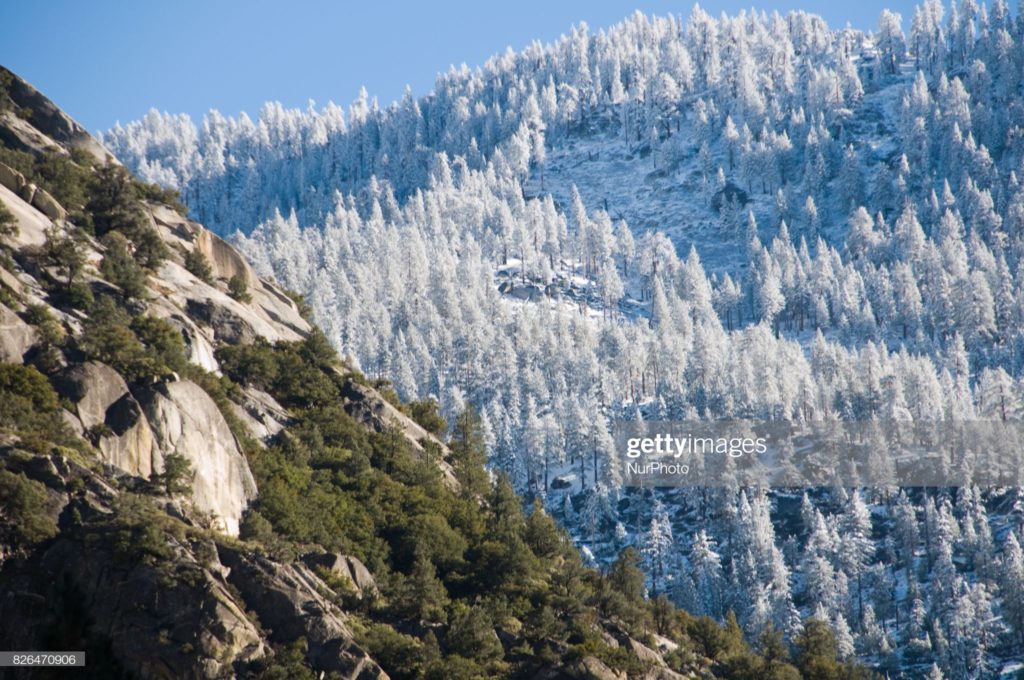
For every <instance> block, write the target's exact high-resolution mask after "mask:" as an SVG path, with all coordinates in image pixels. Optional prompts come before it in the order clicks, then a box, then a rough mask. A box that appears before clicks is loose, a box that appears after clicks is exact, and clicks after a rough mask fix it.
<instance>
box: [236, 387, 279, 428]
mask: <svg viewBox="0 0 1024 680" xmlns="http://www.w3.org/2000/svg"><path fill="white" fill-rule="evenodd" d="M231 408H232V410H233V411H234V413H235V415H236V416H238V419H239V420H241V421H242V423H243V424H244V425H245V427H246V429H248V430H249V432H250V433H251V434H252V436H254V437H256V438H257V439H261V440H266V439H270V438H271V437H273V436H274V435H276V434H277V433H278V432H280V431H281V430H283V429H284V427H285V425H286V424H287V423H288V421H289V420H290V417H289V415H288V412H287V411H285V409H284V407H283V406H281V404H279V403H278V402H277V400H276V399H274V398H273V397H272V396H270V395H269V394H267V393H266V392H264V391H263V390H260V389H256V388H255V387H252V386H249V387H246V388H244V389H243V390H242V395H241V398H240V399H239V401H238V403H235V402H232V403H231Z"/></svg>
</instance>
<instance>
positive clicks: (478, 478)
mask: <svg viewBox="0 0 1024 680" xmlns="http://www.w3.org/2000/svg"><path fill="white" fill-rule="evenodd" d="M449 448H450V449H451V452H452V467H454V468H455V476H456V477H457V478H458V480H459V483H460V484H461V485H462V490H463V491H464V492H465V493H466V494H467V495H469V496H474V497H475V496H482V495H483V494H484V493H486V491H487V489H488V487H489V486H490V477H489V475H488V474H487V469H486V468H485V467H484V466H485V464H486V463H487V446H486V444H485V443H484V434H483V427H482V425H481V422H480V416H479V415H478V414H477V412H476V409H474V408H473V406H472V405H469V406H468V407H467V408H466V410H465V411H463V412H462V413H461V414H459V417H458V418H456V419H455V425H454V428H453V430H452V439H451V442H450V443H449Z"/></svg>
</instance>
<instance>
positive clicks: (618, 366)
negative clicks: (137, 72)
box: [105, 0, 1024, 678]
mask: <svg viewBox="0 0 1024 680" xmlns="http://www.w3.org/2000/svg"><path fill="white" fill-rule="evenodd" d="M910 26H911V30H910V33H909V35H904V34H903V32H902V28H901V18H900V17H899V16H898V15H895V14H893V13H891V12H884V13H883V14H882V16H881V17H880V19H879V23H878V27H877V30H876V31H875V32H873V33H871V34H864V33H861V32H858V31H853V30H850V29H846V30H841V31H831V30H829V29H828V27H827V26H826V25H825V24H824V22H822V21H821V20H820V19H819V18H817V17H814V16H811V15H808V14H805V13H801V12H795V13H791V14H789V15H786V16H785V17H783V16H780V15H777V14H773V15H771V16H768V15H764V14H757V13H742V14H740V15H738V16H735V17H725V16H723V17H721V18H718V19H716V18H713V17H711V16H709V15H708V14H707V13H706V12H704V11H703V10H701V9H700V8H699V7H698V8H695V9H694V10H693V12H692V13H691V15H690V16H689V19H688V20H687V21H685V22H684V21H682V20H680V19H678V18H675V17H671V16H670V17H665V18H658V17H645V16H643V15H641V14H636V15H634V16H632V17H630V18H629V19H627V20H626V21H624V22H623V23H622V24H620V25H618V26H615V27H613V28H611V29H609V30H608V31H599V32H597V33H591V32H590V31H589V30H588V29H587V28H586V27H585V26H580V27H577V28H575V29H573V31H572V32H571V33H570V34H569V35H568V36H565V37H563V38H562V39H561V40H559V41H558V42H556V43H554V44H551V45H546V46H542V45H540V44H534V45H531V46H530V47H528V48H527V49H525V50H523V51H522V52H519V53H513V52H511V51H509V52H507V53H505V54H502V55H499V56H496V57H494V58H493V59H491V60H489V61H488V62H487V63H486V64H485V65H484V66H483V67H481V68H479V69H476V70H469V69H466V68H463V69H461V70H452V71H449V72H448V73H446V74H444V75H442V76H440V77H439V78H438V80H437V85H436V89H435V92H434V93H433V94H431V95H430V96H427V97H425V98H422V99H419V100H416V99H414V98H413V97H412V95H411V94H407V96H406V97H404V98H403V100H402V101H401V102H398V103H395V104H393V105H391V106H389V107H387V108H383V109H382V108H380V107H379V106H378V105H377V104H376V102H373V101H370V100H369V99H368V97H367V96H366V94H365V92H364V93H362V94H361V96H360V98H359V99H358V100H357V101H356V102H355V103H354V104H353V105H352V106H351V107H350V108H349V109H348V111H347V112H345V111H343V110H342V109H341V108H340V107H337V106H334V105H331V104H329V105H327V106H326V107H324V108H323V109H319V110H317V109H315V108H314V107H313V106H312V105H311V106H310V108H309V109H308V110H306V111H297V110H294V111H293V110H286V109H285V108H283V107H282V106H281V105H279V104H268V105H267V106H265V107H264V109H263V110H262V111H261V113H260V115H259V117H258V119H257V120H256V121H253V120H251V119H249V118H248V117H246V116H245V115H244V114H243V115H242V116H240V117H239V118H237V119H231V118H225V117H223V116H221V115H220V114H217V113H215V112H214V113H211V114H210V115H209V116H208V117H207V118H206V119H205V120H204V121H203V123H202V125H201V126H200V127H199V128H197V127H196V126H195V125H194V124H193V123H192V122H191V121H190V120H189V119H188V118H187V117H185V116H173V115H167V114H160V113H157V112H151V113H150V114H149V115H148V116H147V117H146V118H145V119H143V120H142V121H139V122H136V123H131V124H128V125H126V126H124V127H121V126H118V127H117V128H115V129H114V130H111V131H110V132H109V133H108V134H107V135H106V137H105V142H106V143H107V144H108V145H109V146H110V148H111V149H112V150H114V151H115V153H116V154H117V155H118V156H119V158H121V159H122V160H123V161H124V162H125V163H126V164H127V165H129V166H130V167H132V168H133V169H134V170H136V171H137V172H138V173H139V174H140V175H141V176H143V178H145V179H148V180H151V181H157V182H160V183H162V184H165V185H167V186H172V187H176V188H179V189H180V190H181V191H182V194H183V197H184V198H185V200H186V202H187V204H188V205H189V207H190V210H191V211H192V213H193V216H194V217H196V218H197V219H200V220H201V221H204V222H205V223H206V224H207V225H208V226H211V227H212V228H216V229H218V230H220V231H221V232H222V233H227V234H230V233H233V232H236V230H237V231H238V232H240V233H236V234H235V236H234V240H235V242H236V243H237V244H238V245H239V247H240V249H241V250H242V251H243V252H244V253H245V254H246V255H247V256H248V257H249V258H250V259H251V260H252V261H253V262H255V263H256V266H257V267H258V268H259V269H260V270H261V273H264V274H271V275H273V276H275V277H276V278H277V279H278V280H279V281H280V282H281V283H282V284H284V285H286V286H288V287H289V288H293V289H295V290H297V291H299V292H301V293H303V294H304V295H305V296H306V298H307V299H308V301H309V302H310V304H311V306H312V308H313V311H314V314H315V316H316V318H317V321H318V323H319V324H320V325H321V326H322V327H323V328H324V329H325V331H326V332H327V333H328V335H329V336H330V337H331V339H332V340H333V341H334V342H335V343H336V344H337V345H338V347H339V348H340V349H341V351H342V352H343V353H344V354H346V355H347V356H348V357H349V358H350V360H351V361H352V362H353V363H354V364H355V365H357V366H358V367H360V368H361V369H362V370H364V371H366V372H367V373H369V374H372V375H374V376H380V377H386V378H388V379H390V380H392V381H393V383H394V385H395V387H396V389H397V391H398V392H399V393H400V394H401V395H402V396H403V397H407V398H420V397H425V396H434V397H435V398H437V399H438V401H439V402H440V404H441V407H442V412H443V413H444V414H446V415H448V416H452V415H454V414H456V413H458V412H459V411H460V410H461V409H462V408H463V406H464V405H465V404H466V403H471V404H473V405H474V406H476V408H477V409H478V411H479V412H480V413H481V415H482V418H483V423H484V429H485V433H486V437H487V443H488V448H489V451H490V453H491V458H492V461H493V464H494V465H495V466H497V467H499V468H501V469H503V470H506V471H508V472H509V473H510V474H511V475H512V478H513V480H514V481H515V483H516V484H517V486H518V487H519V488H520V489H522V490H526V491H530V492H533V493H535V494H538V495H540V496H542V497H545V498H546V499H548V501H549V504H550V505H553V506H556V507H554V509H555V510H556V512H557V514H558V515H559V517H560V518H561V519H562V520H563V521H564V522H565V523H566V524H567V525H569V526H570V527H572V529H573V533H574V535H575V536H576V537H577V539H578V540H580V541H581V542H582V543H583V544H584V545H587V546H588V547H590V548H591V549H592V550H593V553H594V554H595V556H596V557H597V559H599V560H601V559H605V558H606V557H608V556H609V555H610V554H612V553H611V548H610V547H611V546H614V547H622V546H624V545H626V544H637V545H640V546H641V547H643V548H644V554H645V555H646V556H647V560H648V567H649V577H650V587H651V590H652V592H659V593H660V592H667V593H669V594H670V595H671V596H672V597H674V598H676V599H678V600H679V601H680V602H682V603H685V604H686V606H687V607H689V608H691V609H693V610H695V611H698V612H703V613H707V614H709V615H712V616H716V617H723V616H724V615H725V613H726V612H727V611H729V610H730V609H732V610H735V611H736V612H737V613H738V614H739V616H740V619H741V622H742V624H743V625H744V627H746V628H747V629H748V631H750V632H751V633H755V634H756V633H757V632H759V631H760V630H762V629H763V628H764V627H765V626H767V625H769V624H771V625H772V626H774V627H775V628H777V629H780V630H783V631H785V632H786V633H787V634H789V635H792V634H793V633H794V632H795V631H797V630H798V629H799V627H800V625H801V623H800V621H801V617H802V616H803V617H805V616H808V615H816V616H818V617H820V618H822V619H824V620H827V621H829V622H830V623H831V624H832V626H833V628H834V630H835V632H836V636H837V639H838V640H839V641H840V645H841V648H842V651H843V654H844V655H848V654H851V655H852V654H857V655H860V656H862V657H863V658H866V659H870V660H871V661H872V662H873V663H877V664H879V665H880V666H883V667H886V668H895V667H897V666H899V665H900V664H901V663H902V664H919V666H920V668H928V667H929V666H930V665H931V664H933V663H934V664H936V666H935V667H936V669H939V668H941V669H942V671H943V672H945V673H946V674H947V675H948V676H949V677H955V678H961V677H965V678H966V677H984V676H985V675H986V674H987V673H989V672H991V671H992V670H993V668H994V667H993V664H994V663H995V661H994V659H996V658H998V657H999V655H1004V654H1010V652H1011V651H1012V649H1013V648H1014V645H1017V649H1019V648H1020V645H1022V644H1024V637H1022V636H1024V633H1022V626H1024V557H1022V556H1021V549H1020V545H1019V540H1020V529H1021V527H1020V526H1019V520H1015V521H1017V522H1018V524H1017V525H1013V522H1011V520H1010V518H1009V517H1010V516H1009V514H1008V513H1007V512H1005V508H1006V505H1007V503H1009V505H1010V506H1012V505H1013V503H1012V499H1011V501H1007V500H1006V498H1007V496H1008V494H1006V493H1004V492H1003V491H977V490H974V489H963V490H961V491H960V492H958V493H956V494H954V495H952V496H951V495H950V494H948V493H944V492H932V493H922V492H913V493H904V492H896V491H893V490H869V491H867V492H866V494H867V497H865V496H862V495H861V494H859V493H856V492H854V493H851V494H845V493H844V492H838V493H831V494H815V495H814V498H813V502H812V501H811V500H808V501H807V502H806V503H804V506H803V508H800V509H798V506H799V502H797V503H796V504H794V503H792V502H789V503H787V502H786V496H785V494H784V493H773V494H764V493H760V492H753V493H729V492H725V491H710V490H709V491H706V492H703V493H702V494H700V495H699V497H698V496H694V495H689V494H691V492H680V493H679V494H675V495H671V494H670V495H667V496H666V497H665V498H664V499H663V501H664V502H663V503H661V504H655V505H654V510H653V511H645V512H644V513H643V515H644V516H643V518H642V521H641V518H638V517H635V516H628V517H627V516H620V515H621V513H620V512H619V511H618V509H617V508H618V507H619V503H618V501H619V500H620V498H621V494H623V493H625V492H623V491H621V490H620V489H619V487H620V480H619V479H618V473H617V470H618V467H617V465H615V464H614V461H615V456H616V452H615V451H614V444H613V441H612V437H611V434H610V430H611V427H612V424H613V422H614V421H615V420H621V419H636V418H643V419H666V418H672V419H684V418H755V419H792V420H800V419H807V420H815V419H834V418H836V419H851V420H856V419H871V418H877V419H886V418H893V419H897V420H939V419H956V418H975V417H980V418H997V419H1000V420H1008V419H1016V418H1019V417H1020V416H1021V405H1022V395H1024V383H1022V373H1024V271H1022V259H1024V186H1022V185H1021V182H1022V181H1024V174H1022V173H1024V97H1022V87H1024V77H1022V73H1024V21H1022V19H1021V17H1020V16H1019V15H1018V16H1016V17H1015V16H1012V15H1011V13H1010V12H1009V10H1008V9H1007V7H1006V4H1005V2H1004V1H1003V0H996V1H995V2H993V3H992V5H991V6H990V7H988V8H986V7H985V6H979V5H977V4H976V3H975V2H974V0H961V1H960V2H957V3H954V4H953V5H952V6H951V7H948V8H946V7H944V6H943V5H942V3H941V2H940V1H939V0H926V2H925V3H924V4H923V5H921V6H920V7H918V8H917V9H916V10H915V11H914V14H913V18H912V21H911V22H910ZM582 141H586V143H587V145H588V146H587V148H588V149H589V148H593V147H594V145H595V144H598V145H600V147H601V149H602V153H607V154H609V155H611V156H612V157H615V158H620V159H621V161H622V164H623V167H625V168H626V172H643V173H645V174H646V173H648V172H649V171H650V169H651V168H652V166H653V167H654V168H657V169H660V170H661V171H662V173H664V175H665V176H666V177H668V178H669V179H667V180H664V181H669V182H671V181H674V178H678V179H680V181H682V179H684V178H686V177H688V176H691V175H693V176H696V177H698V178H699V181H698V184H699V186H700V189H699V190H698V191H695V192H692V193H688V194H686V195H685V196H683V197H682V198H681V199H669V198H666V199H665V200H681V201H685V202H687V203H690V204H693V205H694V206H696V208H695V210H698V211H703V215H704V217H705V218H706V219H708V220H710V221H713V222H714V223H715V224H716V225H717V227H718V234H717V236H716V238H720V239H721V241H723V242H726V243H735V244H736V247H735V248H733V249H732V250H733V251H734V252H733V255H732V256H731V257H730V258H728V259H727V260H724V261H715V262H714V263H711V265H712V266H710V267H709V268H710V269H712V270H713V273H712V274H711V275H708V274H707V272H706V271H705V263H702V260H701V257H700V254H699V251H700V250H701V248H702V244H700V243H698V244H697V248H696V249H692V250H684V251H683V252H682V253H680V252H679V251H678V250H677V247H676V244H674V243H673V242H672V240H670V239H669V238H667V237H666V236H665V235H664V234H663V233H660V232H658V231H655V230H650V231H643V232H640V231H636V232H634V231H633V230H631V228H630V226H629V225H628V224H627V223H626V222H625V221H623V220H621V219H619V216H618V215H616V216H615V217H613V215H612V214H610V213H609V211H607V210H606V209H604V204H605V203H604V202H605V201H607V198H608V197H607V196H588V195H581V193H580V192H578V191H576V190H575V187H573V186H572V181H571V178H570V177H569V175H568V174H567V172H566V171H565V169H564V168H563V167H549V163H548V159H549V158H550V157H551V155H552V152H553V151H557V152H558V153H559V154H560V155H561V156H563V157H564V156H565V155H566V154H571V151H572V149H573V148H575V147H574V146H573V145H574V144H577V143H580V142H582ZM640 158H644V159H647V160H645V162H644V163H643V166H642V168H643V169H642V170H641V165H640V162H639V160H638V159H640ZM582 163H583V159H581V163H580V164H581V165H582ZM582 167H585V165H582ZM658 181H662V180H658ZM727 187H742V188H743V189H744V190H745V191H746V194H747V196H746V197H744V198H742V199H741V198H737V196H736V194H735V192H734V193H732V195H731V196H729V197H728V198H727V199H724V197H725V195H726V194H725V191H726V188H727ZM613 198H614V197H613ZM723 199H724V200H723ZM743 200H748V201H749V202H748V203H747V204H746V205H743ZM666 214H671V212H670V211H666ZM665 226H666V227H674V226H676V225H671V224H666V225H665ZM570 472H571V473H572V475H573V480H574V482H573V486H572V489H571V492H570V493H568V494H566V493H561V492H559V493H555V492H552V490H551V481H552V480H553V478H554V477H555V476H557V475H567V474H568V473H570ZM630 493H633V494H635V493H636V492H630ZM1009 495H1012V494H1009ZM643 500H644V499H642V498H640V499H637V498H634V499H633V501H634V502H632V503H630V507H634V508H635V507H637V505H638V501H643ZM639 504H640V505H643V503H642V502H640V503H639ZM784 508H789V510H788V511H787V510H785V509H784ZM1000 508H1002V510H1000ZM794 512H799V514H800V522H799V524H800V528H801V530H800V531H799V532H796V533H793V532H792V529H791V528H790V529H787V530H785V531H784V532H782V531H781V530H778V529H777V527H782V526H789V527H792V526H793V522H792V514H793V513H794ZM709 518H710V519H709ZM697 522H699V523H700V526H701V527H702V530H701V531H694V530H693V528H692V527H694V526H695V523H697ZM777 531H779V532H780V533H776V532H777ZM840 536H842V540H840V539H839V537H840ZM681 575H682V576H681ZM897 649H899V650H902V651H900V652H898V653H897V652H896V651H895V650H897ZM936 672H939V671H938V670H936Z"/></svg>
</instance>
